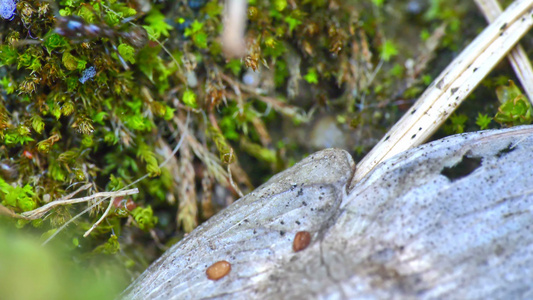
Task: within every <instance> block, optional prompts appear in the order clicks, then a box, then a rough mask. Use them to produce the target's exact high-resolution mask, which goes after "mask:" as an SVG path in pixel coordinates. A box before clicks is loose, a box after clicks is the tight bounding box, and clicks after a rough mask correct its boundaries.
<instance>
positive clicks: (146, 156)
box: [137, 143, 161, 177]
mask: <svg viewBox="0 0 533 300" xmlns="http://www.w3.org/2000/svg"><path fill="white" fill-rule="evenodd" d="M137 157H138V158H140V159H141V161H144V162H146V171H148V174H149V175H150V177H154V176H158V175H159V174H161V169H160V168H159V164H158V163H157V159H156V158H155V154H154V153H153V152H152V151H151V150H150V147H148V145H146V144H144V143H140V144H139V146H138V150H137Z"/></svg>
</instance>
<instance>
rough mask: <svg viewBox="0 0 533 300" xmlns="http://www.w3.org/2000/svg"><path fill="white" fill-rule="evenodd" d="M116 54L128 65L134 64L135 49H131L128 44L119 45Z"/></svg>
mask: <svg viewBox="0 0 533 300" xmlns="http://www.w3.org/2000/svg"><path fill="white" fill-rule="evenodd" d="M118 53H120V55H121V56H122V58H124V59H125V60H127V61H129V62H130V63H132V64H134V63H135V49H133V47H132V46H130V45H128V44H120V45H118Z"/></svg>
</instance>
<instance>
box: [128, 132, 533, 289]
mask: <svg viewBox="0 0 533 300" xmlns="http://www.w3.org/2000/svg"><path fill="white" fill-rule="evenodd" d="M324 157H327V159H325V158H324ZM462 161H463V162H465V161H470V162H471V164H470V165H469V166H467V167H468V168H467V169H466V170H467V172H466V173H465V172H464V168H463V173H462V174H460V175H450V174H452V172H449V171H450V170H453V169H454V166H455V165H457V164H458V163H460V162H462ZM472 162H473V163H472ZM351 165H352V163H351V162H350V160H349V158H347V156H346V153H345V152H342V151H339V150H325V151H323V152H319V153H317V154H315V155H314V156H311V157H309V158H308V159H306V160H304V161H303V162H301V163H299V164H297V165H295V166H294V167H293V169H289V170H288V171H286V172H284V173H281V174H279V175H278V176H275V177H273V178H272V179H271V181H269V182H268V183H267V184H265V185H263V186H262V187H260V188H259V189H258V190H257V191H256V192H254V193H252V194H250V195H248V196H246V197H244V198H243V199H241V200H239V201H237V202H236V203H235V205H233V206H231V207H229V208H228V209H227V210H225V211H223V212H222V213H221V214H219V215H217V216H216V217H215V218H213V219H211V220H210V221H209V222H208V223H206V224H205V225H203V226H201V227H200V228H198V229H197V230H196V231H195V232H193V233H192V234H191V235H190V236H188V237H187V238H186V239H185V240H183V241H182V242H181V243H179V244H177V245H176V246H174V247H173V248H172V249H171V250H169V251H168V252H167V253H166V254H165V255H164V256H163V257H162V258H161V259H160V260H159V261H158V262H157V263H155V264H154V265H153V266H152V267H150V268H149V269H148V270H147V271H146V272H145V273H144V274H143V275H142V276H141V277H140V278H139V279H138V280H137V281H135V282H134V283H133V284H132V286H131V287H130V288H129V289H128V290H127V291H126V293H125V295H124V296H125V298H136V299H141V298H142V299H212V298H216V299H532V298H533V285H532V284H531V282H533V230H532V228H533V215H532V208H533V126H522V127H514V128H510V129H504V130H492V131H483V132H476V133H468V134H461V135H456V136H452V137H448V138H445V139H442V140H438V141H434V142H431V143H429V144H426V145H423V146H421V147H418V148H415V149H412V150H409V151H406V152H403V153H401V154H399V155H397V156H395V157H393V158H391V159H389V160H387V161H385V162H383V163H381V164H380V165H379V166H378V167H377V168H376V169H374V171H372V172H371V173H369V175H368V176H366V177H365V178H364V179H363V180H361V181H360V182H358V183H357V184H356V185H355V187H354V188H353V190H351V191H350V192H349V194H348V195H346V194H344V186H345V184H346V182H347V181H348V180H349V178H350V175H351ZM335 174H337V175H335ZM316 176H318V177H316ZM335 176H339V178H338V180H335V179H334V178H335ZM322 178H323V179H324V180H322ZM302 183H303V185H302ZM300 187H301V189H302V190H301V191H302V193H301V192H300ZM298 195H300V196H298ZM320 196H322V197H323V199H319V197H320ZM301 197H305V199H306V200H305V201H309V202H308V203H307V206H305V205H302V204H301V201H300V200H301V199H303V198H301ZM339 197H340V200H341V201H342V202H341V203H340V202H339ZM313 199H315V200H314V201H313ZM317 199H319V200H323V201H317ZM311 208H315V209H314V210H312V209H311ZM246 220H248V221H246ZM282 221H284V223H282ZM287 221H289V222H287ZM295 221H299V222H300V224H297V223H295ZM302 230H307V231H309V232H311V234H312V242H311V244H310V245H309V246H308V247H307V248H306V249H304V250H303V251H301V252H297V253H295V252H293V250H292V240H291V239H292V237H294V234H295V233H296V232H298V231H302ZM254 232H255V233H254ZM280 232H284V233H285V234H281V233H280ZM289 233H290V234H289ZM219 260H228V262H230V263H231V264H232V271H231V273H230V274H229V275H228V276H226V277H224V278H222V279H221V280H219V281H216V282H215V281H210V280H208V279H207V278H206V276H205V270H206V268H207V267H208V266H210V265H211V264H212V263H214V262H216V261H219ZM233 266H235V268H233Z"/></svg>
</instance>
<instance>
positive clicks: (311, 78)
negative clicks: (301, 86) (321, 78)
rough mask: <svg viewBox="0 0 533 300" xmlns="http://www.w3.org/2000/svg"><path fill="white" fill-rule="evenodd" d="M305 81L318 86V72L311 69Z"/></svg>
mask: <svg viewBox="0 0 533 300" xmlns="http://www.w3.org/2000/svg"><path fill="white" fill-rule="evenodd" d="M304 79H305V81H307V82H309V83H311V84H313V83H314V84H317V83H318V74H317V73H316V70H315V69H313V68H310V69H309V70H307V74H305V76H304Z"/></svg>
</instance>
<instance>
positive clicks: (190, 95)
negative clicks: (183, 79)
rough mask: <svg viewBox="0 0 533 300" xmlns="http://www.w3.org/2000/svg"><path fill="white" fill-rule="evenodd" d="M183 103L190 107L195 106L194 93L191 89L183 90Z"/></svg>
mask: <svg viewBox="0 0 533 300" xmlns="http://www.w3.org/2000/svg"><path fill="white" fill-rule="evenodd" d="M182 99H183V103H185V105H187V106H190V107H196V95H195V94H194V92H193V91H191V90H189V89H187V90H185V92H183V98H182Z"/></svg>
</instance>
